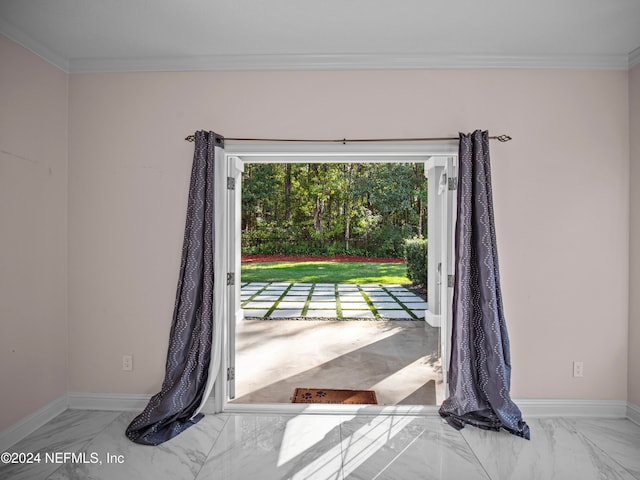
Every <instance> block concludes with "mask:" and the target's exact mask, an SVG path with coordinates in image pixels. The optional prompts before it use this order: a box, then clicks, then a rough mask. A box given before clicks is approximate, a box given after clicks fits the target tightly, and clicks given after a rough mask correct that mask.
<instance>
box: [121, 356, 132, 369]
mask: <svg viewBox="0 0 640 480" xmlns="http://www.w3.org/2000/svg"><path fill="white" fill-rule="evenodd" d="M122 370H124V371H125V372H130V371H131V370H133V355H123V356H122Z"/></svg>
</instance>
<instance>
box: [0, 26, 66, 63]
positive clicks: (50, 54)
mask: <svg viewBox="0 0 640 480" xmlns="http://www.w3.org/2000/svg"><path fill="white" fill-rule="evenodd" d="M0 35H4V36H5V37H7V38H8V39H10V40H11V41H13V42H15V43H17V44H18V45H20V46H22V47H24V48H26V49H27V50H29V51H30V52H32V53H34V54H35V55H37V56H38V57H40V58H42V59H43V60H45V61H46V62H48V63H50V64H52V65H53V66H54V67H57V68H59V69H60V70H62V71H63V72H65V73H70V71H69V61H68V60H67V59H66V58H64V57H63V56H62V55H60V54H58V53H56V52H54V51H53V50H51V49H50V48H49V47H47V46H46V45H44V44H43V43H41V42H39V41H37V40H35V39H34V38H33V37H31V36H30V35H27V34H25V33H24V32H23V31H22V30H20V29H19V28H16V27H14V26H13V25H11V24H10V23H7V22H5V21H4V20H2V19H1V18H0Z"/></svg>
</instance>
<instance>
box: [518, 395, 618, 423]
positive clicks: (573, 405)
mask: <svg viewBox="0 0 640 480" xmlns="http://www.w3.org/2000/svg"><path fill="white" fill-rule="evenodd" d="M513 401H514V402H515V403H516V405H518V407H519V408H520V411H522V416H523V417H525V420H526V417H606V418H625V417H626V416H627V402H625V401H622V400H575V399H568V400H565V399H542V398H535V399H514V400H513Z"/></svg>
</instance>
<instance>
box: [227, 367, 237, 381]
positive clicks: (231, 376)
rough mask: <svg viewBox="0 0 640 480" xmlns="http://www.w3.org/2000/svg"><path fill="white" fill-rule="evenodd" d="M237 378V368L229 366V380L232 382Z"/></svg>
mask: <svg viewBox="0 0 640 480" xmlns="http://www.w3.org/2000/svg"><path fill="white" fill-rule="evenodd" d="M235 379H236V368H235V367H229V368H227V381H228V382H230V381H232V380H235Z"/></svg>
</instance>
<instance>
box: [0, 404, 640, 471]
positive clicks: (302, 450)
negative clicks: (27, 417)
mask: <svg viewBox="0 0 640 480" xmlns="http://www.w3.org/2000/svg"><path fill="white" fill-rule="evenodd" d="M135 414H136V412H103V411H83V410H68V411H66V412H63V413H62V414H61V415H59V416H58V417H56V418H55V419H53V420H52V421H51V422H49V423H48V424H46V425H44V426H43V427H42V428H40V429H39V430H36V431H35V432H34V433H32V434H31V435H29V436H28V437H26V438H25V439H24V440H22V441H21V442H19V443H18V444H16V445H15V446H14V447H12V448H11V449H10V451H13V452H40V453H41V454H42V455H45V454H46V453H52V452H74V453H76V454H77V455H76V460H75V463H74V462H73V461H72V460H67V461H66V462H58V463H53V462H50V463H40V464H31V465H0V478H1V479H3V480H4V479H7V480H9V479H11V480H23V479H25V480H38V479H43V480H44V479H49V480H64V479H66V480H71V479H74V480H75V479H83V480H84V479H94V480H108V479H118V480H120V479H139V480H145V479H149V480H152V479H153V480H163V479H171V480H205V479H206V480H209V479H224V480H253V479H256V480H258V479H259V480H283V479H291V480H294V479H295V480H361V479H362V480H376V479H377V480H399V479H402V480H430V479H447V480H449V479H453V480H457V479H464V480H467V479H483V480H503V479H505V480H506V479H510V480H511V479H514V480H537V479H540V480H543V479H544V480H554V479H557V480H574V479H575V480H596V479H598V480H602V479H607V480H640V426H639V425H636V424H634V423H632V422H631V421H629V420H626V419H597V418H525V420H526V421H527V422H528V424H529V426H530V428H531V441H527V440H523V439H521V438H519V437H515V436H513V435H510V434H508V433H506V432H489V431H484V430H479V429H476V428H474V427H466V428H465V429H463V430H462V431H456V430H454V429H452V428H451V427H450V426H448V425H447V424H446V423H444V422H443V421H442V420H441V419H440V418H438V417H436V416H433V417H430V416H386V415H379V416H369V415H366V416H365V415H290V416H284V415H259V414H220V415H206V416H205V417H204V419H202V420H201V421H200V422H199V423H198V424H196V425H195V426H193V427H191V428H190V429H188V430H186V431H185V432H183V433H182V434H181V435H179V436H178V437H176V438H174V439H172V440H170V441H168V442H166V443H165V444H163V445H160V446H157V447H149V446H141V445H136V444H134V443H132V442H130V441H129V440H128V439H127V438H126V437H125V435H124V430H125V428H126V425H127V424H128V423H129V421H130V420H131V419H132V418H133V417H134V416H135ZM80 454H84V455H83V456H81V455H80ZM82 458H86V459H94V458H95V459H97V460H98V463H90V462H89V463H81V462H80V461H79V460H81V459H82ZM107 458H110V459H111V460H112V461H111V463H108V462H107ZM116 460H117V461H116ZM100 462H101V463H100Z"/></svg>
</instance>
